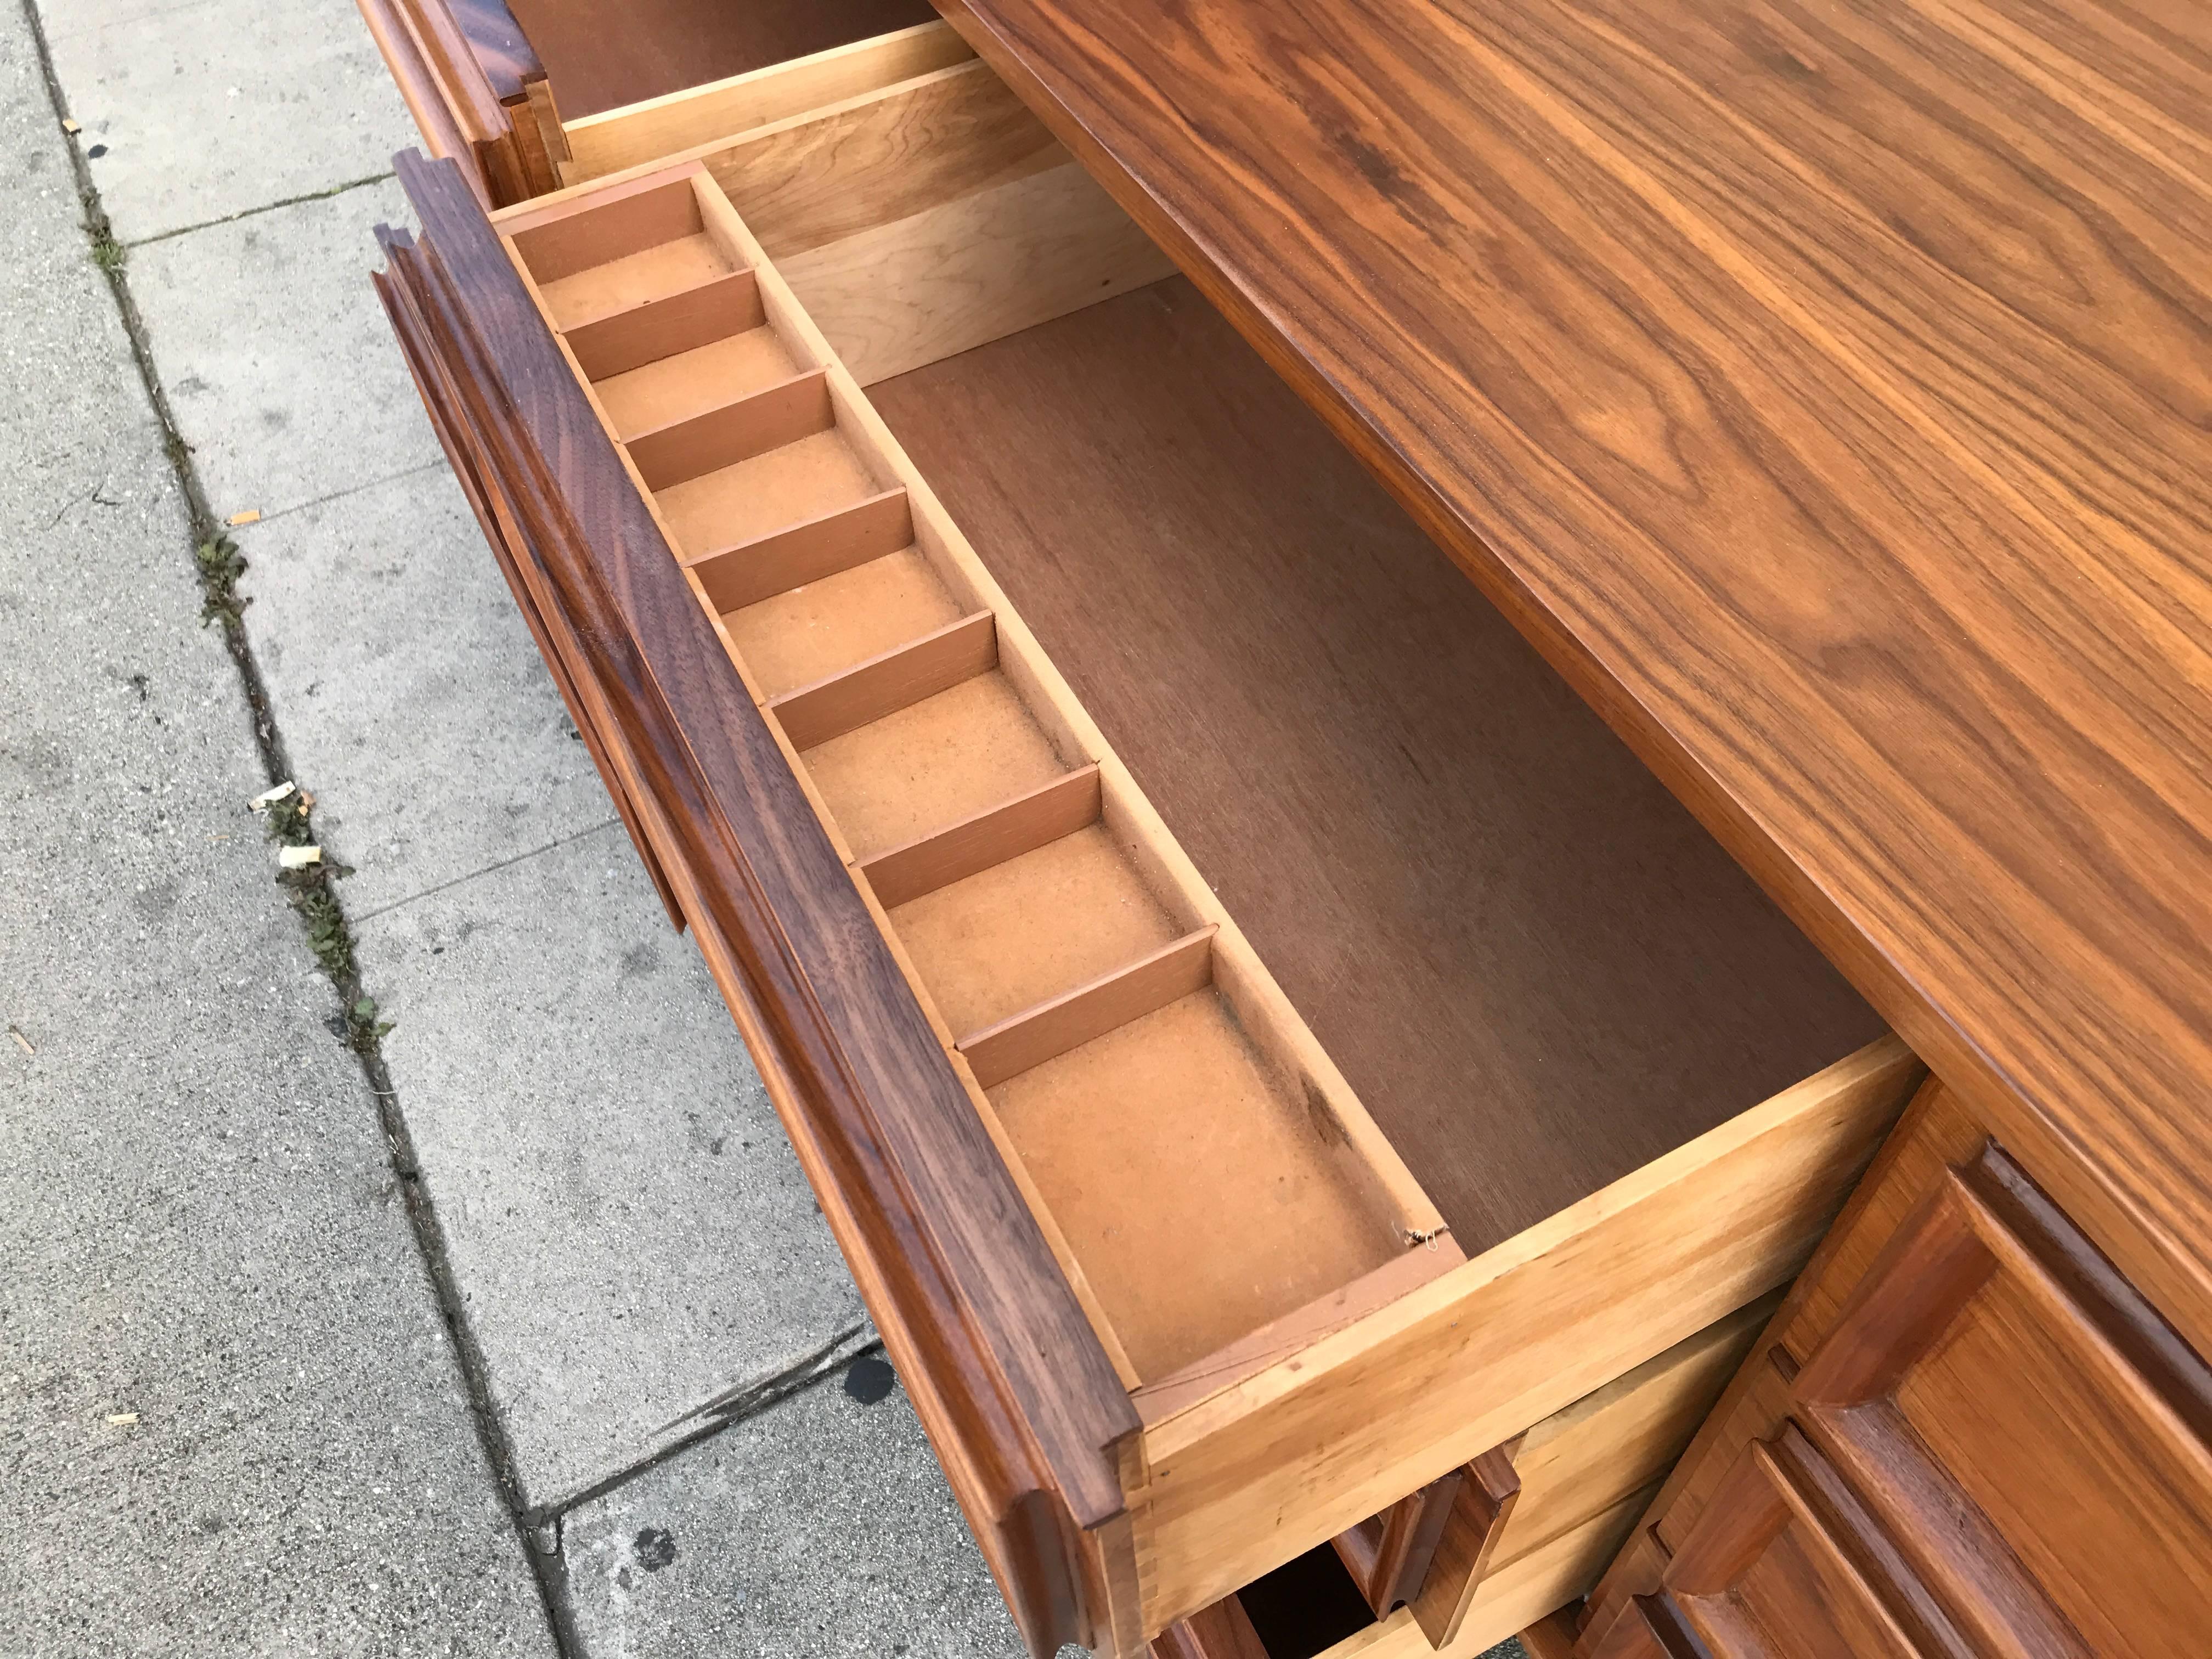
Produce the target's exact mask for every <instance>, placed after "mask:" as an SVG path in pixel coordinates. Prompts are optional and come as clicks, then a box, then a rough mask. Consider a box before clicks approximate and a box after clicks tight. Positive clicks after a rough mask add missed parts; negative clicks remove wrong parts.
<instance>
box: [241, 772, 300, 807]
mask: <svg viewBox="0 0 2212 1659" xmlns="http://www.w3.org/2000/svg"><path fill="white" fill-rule="evenodd" d="M294 787H295V785H294V784H293V782H292V781H291V780H290V779H289V778H287V779H285V780H284V781H283V782H282V783H280V784H278V785H277V786H276V787H275V788H274V789H264V790H263V791H262V792H261V793H259V794H258V795H256V796H255V797H254V798H253V799H252V800H250V801H248V802H246V811H249V812H265V811H268V810H269V809H270V807H271V806H273V805H276V803H277V802H278V801H280V800H282V799H284V797H285V796H287V795H289V794H290V793H292V791H293V789H294Z"/></svg>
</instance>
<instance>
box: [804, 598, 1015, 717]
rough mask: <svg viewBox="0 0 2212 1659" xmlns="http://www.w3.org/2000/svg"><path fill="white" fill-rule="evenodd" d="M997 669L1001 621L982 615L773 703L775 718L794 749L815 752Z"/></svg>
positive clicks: (976, 615) (908, 644)
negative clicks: (832, 741) (830, 740)
mask: <svg viewBox="0 0 2212 1659" xmlns="http://www.w3.org/2000/svg"><path fill="white" fill-rule="evenodd" d="M998 665H999V629H998V622H997V618H995V617H993V616H992V614H991V613H990V612H989V611H976V612H975V614H974V615H973V616H969V617H961V618H960V620H959V621H958V622H954V623H946V624H945V626H944V627H942V628H940V629H937V630H936V632H934V633H932V634H925V635H922V636H921V638H920V639H918V640H909V641H907V643H906V644H904V645H900V646H894V647H891V649H890V650H889V651H885V652H884V653H881V654H880V655H878V656H873V657H871V658H869V659H867V660H866V662H861V663H855V664H854V665H853V666H852V667H850V668H848V669H845V670H843V671H842V672H839V673H836V674H832V675H830V676H829V677H828V678H825V679H819V680H817V681H815V682H814V684H811V685H802V686H800V687H799V688H798V689H797V690H791V691H787V692H785V693H784V694H783V695H782V696H780V697H773V698H770V699H769V705H768V707H769V713H770V714H774V715H775V718H776V720H777V721H778V722H779V723H780V724H781V726H782V727H783V732H784V735H785V736H786V737H787V738H790V739H791V746H792V747H793V749H802V750H803V749H811V748H813V747H814V745H815V744H820V743H827V742H829V739H830V738H842V737H843V736H844V735H845V733H847V732H851V731H855V730H857V729H858V728H860V727H861V726H866V725H869V724H870V723H872V722H873V721H876V720H881V719H883V718H884V715H886V714H896V713H898V711H899V710H900V709H902V708H908V707H910V706H911V705H913V704H915V703H917V702H921V700H922V699H923V698H924V697H933V696H936V695H937V694H938V693H939V692H940V691H949V690H951V689H952V688H953V687H954V686H956V685H958V684H961V683H962V682H963V681H966V680H972V679H974V678H975V676H976V675H978V674H987V673H989V672H990V671H992V670H993V669H994V668H996V667H997V666H998Z"/></svg>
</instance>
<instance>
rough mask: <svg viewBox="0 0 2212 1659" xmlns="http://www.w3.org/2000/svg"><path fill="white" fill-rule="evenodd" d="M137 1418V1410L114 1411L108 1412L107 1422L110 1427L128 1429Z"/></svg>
mask: <svg viewBox="0 0 2212 1659" xmlns="http://www.w3.org/2000/svg"><path fill="white" fill-rule="evenodd" d="M137 1420H138V1413H137V1412H112V1413H109V1414H108V1419H107V1424H108V1426H109V1427H110V1428H115V1429H127V1428H129V1427H130V1426H131V1425H132V1424H133V1423H136V1422H137Z"/></svg>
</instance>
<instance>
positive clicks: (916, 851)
mask: <svg viewBox="0 0 2212 1659" xmlns="http://www.w3.org/2000/svg"><path fill="white" fill-rule="evenodd" d="M1102 794H1103V791H1102V790H1101V788H1100V787H1099V782H1098V768H1097V765H1096V764H1093V765H1090V766H1084V767H1079V768H1078V769H1076V770H1074V771H1073V772H1070V773H1067V774H1066V775H1064V776H1061V777H1057V778H1054V780H1053V781H1051V782H1050V783H1046V784H1040V785H1038V786H1037V787H1036V788H1034V789H1031V790H1030V791H1028V792H1027V793H1024V794H1019V795H1016V796H1015V797H1013V799H1011V800H1002V801H1000V803H999V804H998V805H996V806H992V807H987V808H985V809H984V810H983V811H981V812H978V813H976V814H975V817H972V818H963V819H961V820H960V822H959V823H953V824H948V825H946V826H945V828H944V829H938V830H934V831H933V832H932V833H930V834H928V835H927V836H917V837H916V838H915V840H913V841H910V842H906V843H905V844H904V845H903V846H900V847H894V848H890V849H889V850H888V851H886V852H882V853H878V854H876V855H875V856H874V857H872V858H870V859H865V860H862V861H861V862H860V866H859V868H860V873H861V874H862V875H863V876H865V877H866V878H867V881H868V885H869V887H870V888H872V890H874V892H875V895H876V902H877V903H878V904H880V905H882V906H883V907H884V909H886V910H896V908H898V907H899V906H900V905H902V904H906V903H908V902H912V901H913V900H915V899H918V898H921V897H922V896H924V895H925V894H929V893H933V892H935V891H936V890H938V889H939V888H940V887H950V886H951V885H952V884H953V883H954V882H956V881H963V880H965V879H966V878H968V877H969V876H973V875H980V874H981V872H984V871H986V870H988V869H991V868H993V867H994V866H998V865H1001V864H1004V863H1006V861H1007V860H1009V859H1018V858H1019V857H1021V855H1022V854H1024V853H1034V852H1035V851H1036V849H1037V848H1040V847H1044V846H1047V845H1049V844H1050V843H1051V842H1055V841H1058V840H1059V839H1060V837H1061V836H1072V835H1073V834H1074V833H1075V832H1076V831H1077V830H1079V829H1088V828H1089V827H1090V826H1091V825H1092V824H1094V823H1097V822H1098V814H1099V811H1100V808H1101V805H1102V804H1103V803H1102V799H1101V798H1102Z"/></svg>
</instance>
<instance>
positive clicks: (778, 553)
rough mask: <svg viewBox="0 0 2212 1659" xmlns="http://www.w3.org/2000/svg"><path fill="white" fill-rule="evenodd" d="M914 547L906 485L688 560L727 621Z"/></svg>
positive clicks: (912, 516)
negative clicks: (753, 607)
mask: <svg viewBox="0 0 2212 1659" xmlns="http://www.w3.org/2000/svg"><path fill="white" fill-rule="evenodd" d="M913 544H914V507H913V504H912V503H911V502H910V501H908V499H907V493H906V489H905V488H904V486H901V487H900V488H898V489H886V490H884V492H883V494H881V495H870V496H868V497H867V498H866V499H865V500H863V501H854V503H853V504H852V505H851V506H849V507H839V508H838V509H837V510H836V512H834V513H823V514H822V515H821V516H820V517H818V518H812V519H801V520H799V522H798V523H797V524H793V525H787V526H784V527H783V528H782V529H781V530H771V531H770V532H769V533H768V534H767V535H765V536H755V537H753V538H750V540H747V541H742V542H731V543H729V544H727V545H726V546H722V547H717V548H711V549H709V550H708V551H706V552H704V553H698V554H694V555H693V556H691V557H690V558H688V559H686V560H685V561H684V562H685V563H686V564H688V565H690V567H691V568H692V569H693V570H694V571H696V572H697V573H698V576H699V585H700V586H702V587H704V588H705V589H706V590H707V598H708V602H709V603H711V604H712V605H714V609H715V610H716V611H720V612H721V613H722V614H723V615H725V616H726V615H728V614H729V613H730V612H731V611H742V610H744V608H745V606H747V605H758V604H759V603H760V602H761V601H762V600H763V599H774V598H775V596H776V595H777V594H779V593H787V592H790V591H791V590H792V589H793V588H794V587H800V586H805V584H806V583H808V582H818V581H820V580H822V579H823V577H825V576H834V575H836V574H837V573H838V572H839V571H841V570H850V569H852V568H854V566H856V565H863V564H866V563H867V562H869V561H870V560H871V559H880V558H882V557H884V556H885V555H886V554H890V553H896V552H897V551H898V550H900V549H901V548H903V547H911V546H912V545H913Z"/></svg>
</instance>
